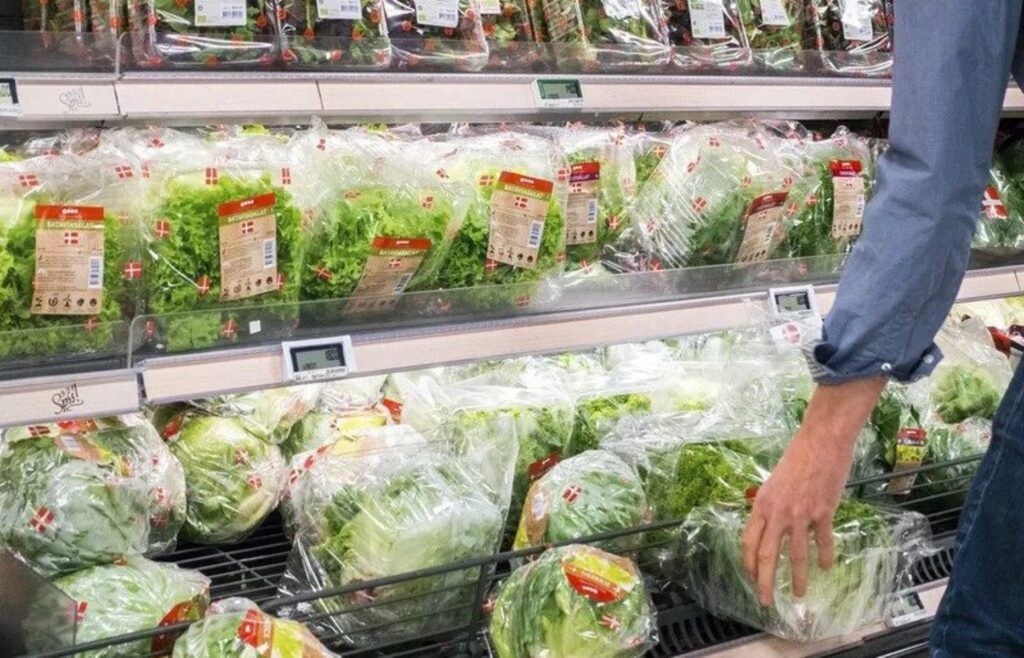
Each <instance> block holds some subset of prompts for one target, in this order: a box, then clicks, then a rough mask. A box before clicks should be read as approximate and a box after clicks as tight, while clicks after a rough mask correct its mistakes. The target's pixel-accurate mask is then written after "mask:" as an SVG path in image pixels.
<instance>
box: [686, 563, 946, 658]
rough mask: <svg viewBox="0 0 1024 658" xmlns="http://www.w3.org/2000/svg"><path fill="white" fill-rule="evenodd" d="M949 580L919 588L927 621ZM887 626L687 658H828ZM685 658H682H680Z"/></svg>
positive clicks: (766, 641) (765, 640) (767, 640)
mask: <svg viewBox="0 0 1024 658" xmlns="http://www.w3.org/2000/svg"><path fill="white" fill-rule="evenodd" d="M947 583H948V581H947V580H940V581H937V582H934V583H929V584H927V585H923V586H921V587H918V588H916V589H915V590H914V591H916V592H917V594H918V596H920V597H921V603H922V604H923V605H924V608H925V611H926V613H927V615H928V616H927V618H926V619H927V620H931V619H933V618H934V617H935V614H936V613H937V612H938V610H939V602H940V601H941V600H942V595H943V594H945V593H946V585H947ZM888 630H889V629H888V627H887V626H886V625H885V624H884V623H878V624H875V625H873V626H869V627H867V628H863V629H861V630H858V631H854V632H853V633H850V634H849V635H843V636H841V637H837V638H832V639H828V640H821V641H819V642H808V643H805V644H799V643H796V642H789V641H787V640H780V639H779V638H776V637H771V636H768V635H763V634H762V635H756V636H754V637H753V638H748V639H743V640H738V641H736V642H730V643H728V644H727V645H726V646H723V647H712V648H709V649H705V650H703V651H698V652H696V653H690V654H686V656H687V658H697V657H699V658H811V657H812V656H821V655H826V654H829V653H831V652H834V651H840V650H843V649H852V648H854V647H856V646H857V645H860V644H862V643H863V642H864V640H865V639H867V638H869V637H871V636H875V635H880V634H884V633H886V632H887V631H888ZM680 658H682V657H680Z"/></svg>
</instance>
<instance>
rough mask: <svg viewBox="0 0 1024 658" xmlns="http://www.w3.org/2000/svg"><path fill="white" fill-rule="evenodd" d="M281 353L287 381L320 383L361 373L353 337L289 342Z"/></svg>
mask: <svg viewBox="0 0 1024 658" xmlns="http://www.w3.org/2000/svg"><path fill="white" fill-rule="evenodd" d="M281 352H282V357H283V361H284V378H285V381H287V382H294V383H306V382H319V381H324V380H327V379H339V378H341V377H345V376H348V375H351V374H353V373H355V372H357V369H356V359H355V353H354V351H353V349H352V338H351V337H350V336H335V337H332V338H312V339H309V340H291V341H285V342H283V343H281Z"/></svg>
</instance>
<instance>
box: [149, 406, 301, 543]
mask: <svg viewBox="0 0 1024 658" xmlns="http://www.w3.org/2000/svg"><path fill="white" fill-rule="evenodd" d="M154 425H155V426H156V428H157V430H158V431H159V432H160V434H161V436H162V437H163V438H164V439H165V440H166V441H168V442H169V443H170V447H171V452H173V453H174V455H175V456H176V457H177V458H178V460H179V461H180V462H181V465H182V466H183V467H184V469H185V482H186V484H187V498H188V506H187V511H186V516H185V527H184V530H183V534H184V536H185V537H186V538H187V539H189V540H191V541H194V542H197V543H203V544H222V543H223V544H226V543H231V542H237V541H241V540H243V539H245V538H246V537H248V536H249V534H250V533H251V532H252V531H253V530H255V529H256V528H257V527H258V526H259V525H260V524H261V523H263V520H264V519H265V518H266V517H267V515H268V514H270V513H271V512H272V511H273V510H274V508H275V507H277V501H278V498H279V496H280V493H281V490H282V488H283V486H284V480H285V475H286V472H285V463H284V457H282V456H281V452H280V450H279V449H278V448H277V446H274V445H271V444H269V443H267V442H265V441H263V440H261V439H260V438H258V437H256V436H255V435H253V434H252V433H250V432H249V431H248V430H247V429H246V428H245V425H244V424H243V423H242V422H241V421H239V420H238V419H237V418H233V417H231V416H224V417H221V416H214V415H210V414H207V413H204V412H202V411H200V410H198V409H196V408H193V407H190V406H181V407H169V408H164V409H157V411H156V413H155V416H154Z"/></svg>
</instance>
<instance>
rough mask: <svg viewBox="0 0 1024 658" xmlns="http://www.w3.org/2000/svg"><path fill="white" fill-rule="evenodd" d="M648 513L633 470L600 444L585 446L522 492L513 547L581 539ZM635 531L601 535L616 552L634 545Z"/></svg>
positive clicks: (627, 525)
mask: <svg viewBox="0 0 1024 658" xmlns="http://www.w3.org/2000/svg"><path fill="white" fill-rule="evenodd" d="M650 519H651V510H650V508H649V507H648V505H647V496H646V495H645V494H644V490H643V487H642V486H641V485H640V480H639V478H638V477H637V474H636V472H635V471H634V470H633V469H632V468H631V467H630V466H628V465H627V464H626V463H625V462H623V461H622V460H621V459H619V458H618V457H616V456H615V455H614V454H612V453H610V452H605V451H603V450H589V451H587V452H584V453H582V454H579V455H577V456H575V457H571V458H569V459H566V460H565V461H563V462H560V463H559V464H558V465H556V466H555V467H554V468H552V469H551V470H550V471H548V472H547V473H546V474H544V476H543V477H541V478H540V479H539V480H537V481H536V482H534V483H533V485H532V486H531V487H530V491H529V493H528V494H527V496H526V502H525V504H524V505H523V512H522V515H521V518H520V520H519V530H518V532H517V533H516V540H515V544H514V545H513V548H514V549H516V550H519V549H523V548H528V547H530V546H541V545H544V544H551V543H561V542H566V541H572V540H577V539H584V538H587V537H591V536H593V535H597V534H601V533H605V532H610V531H613V530H627V529H629V528H634V527H636V526H639V525H643V524H644V523H647V522H649V521H650ZM641 542H642V537H639V536H637V535H629V536H623V537H621V538H615V539H610V540H607V541H603V542H601V543H600V544H598V546H599V547H600V548H603V549H605V550H608V551H612V552H615V553H624V552H628V551H629V550H630V549H631V548H633V547H639V545H640V544H641Z"/></svg>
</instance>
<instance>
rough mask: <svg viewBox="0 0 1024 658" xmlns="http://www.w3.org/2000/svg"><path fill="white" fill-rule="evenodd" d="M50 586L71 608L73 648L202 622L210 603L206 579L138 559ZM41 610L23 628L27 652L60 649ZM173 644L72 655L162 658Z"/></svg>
mask: <svg viewBox="0 0 1024 658" xmlns="http://www.w3.org/2000/svg"><path fill="white" fill-rule="evenodd" d="M53 584H54V586H55V587H56V588H57V589H59V590H61V591H63V592H64V593H65V594H67V595H68V596H69V597H70V598H71V599H72V600H74V601H75V603H76V606H75V619H76V621H77V624H76V632H75V642H76V643H78V644H84V643H87V642H93V641H96V640H102V639H107V638H114V637H117V636H119V635H126V634H128V633H133V632H136V631H148V630H150V629H153V628H157V627H160V626H173V625H175V624H179V623H183V622H190V621H195V620H197V619H199V618H201V617H202V616H203V613H204V612H205V611H206V607H207V605H208V604H209V601H210V579H209V578H207V577H206V576H204V575H203V574H201V573H199V572H198V571H190V570H187V569H180V568H178V567H176V566H174V565H171V564H160V563H157V562H150V561H149V560H146V559H143V558H140V557H133V558H129V559H128V560H125V561H123V562H119V563H117V564H111V565H106V566H97V567H91V568H89V569H83V570H82V571H78V572H75V573H72V574H68V575H66V576H62V577H60V578H57V579H56V580H54V581H53ZM47 608H48V606H46V605H45V602H42V601H41V602H40V603H39V607H38V608H37V609H36V610H37V613H36V615H38V616H36V615H30V617H29V619H28V620H26V622H25V625H26V633H25V639H26V641H27V642H28V644H29V645H30V647H29V648H30V650H31V651H33V652H37V651H43V650H59V649H63V648H65V647H64V646H63V644H62V643H61V642H60V641H59V640H57V639H56V638H51V637H49V636H48V635H47V631H48V630H49V629H48V628H47V626H49V624H48V623H47V622H48V620H49V619H51V618H52V617H51V615H52V614H53V611H52V610H49V609H47ZM36 620H38V622H37V621H36ZM174 639H175V635H174V634H173V633H168V634H165V635H153V636H151V637H144V638H141V639H138V640H134V641H129V642H123V643H120V644H111V645H110V646H108V647H105V648H102V649H97V650H94V651H88V652H83V653H80V654H78V655H80V656H89V657H90V658H121V657H124V658H127V657H128V656H148V655H157V656H161V655H168V654H170V652H171V647H172V646H173V645H174Z"/></svg>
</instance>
